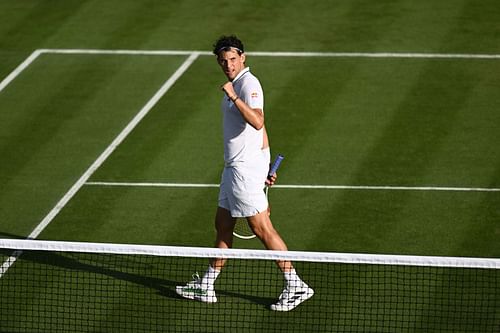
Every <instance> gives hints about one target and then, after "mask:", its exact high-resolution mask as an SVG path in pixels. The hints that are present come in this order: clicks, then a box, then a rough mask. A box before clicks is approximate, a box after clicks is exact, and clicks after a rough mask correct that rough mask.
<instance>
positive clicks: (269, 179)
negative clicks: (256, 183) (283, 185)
mask: <svg viewBox="0 0 500 333" xmlns="http://www.w3.org/2000/svg"><path fill="white" fill-rule="evenodd" d="M276 179H278V174H277V173H274V174H273V175H272V176H268V177H267V179H266V185H267V186H273V185H274V183H276Z"/></svg>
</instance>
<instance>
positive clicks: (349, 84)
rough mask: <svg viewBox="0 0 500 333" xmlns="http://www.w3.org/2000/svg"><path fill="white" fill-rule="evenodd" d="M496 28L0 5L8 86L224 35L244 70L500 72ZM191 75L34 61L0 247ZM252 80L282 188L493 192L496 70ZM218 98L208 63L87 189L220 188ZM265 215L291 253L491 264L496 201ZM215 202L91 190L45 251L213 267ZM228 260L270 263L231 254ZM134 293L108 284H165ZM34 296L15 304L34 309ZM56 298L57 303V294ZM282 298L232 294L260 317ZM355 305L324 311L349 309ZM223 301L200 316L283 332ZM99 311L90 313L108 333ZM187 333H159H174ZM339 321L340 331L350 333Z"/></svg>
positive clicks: (8, 127) (324, 200)
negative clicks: (172, 248) (184, 250)
mask: <svg viewBox="0 0 500 333" xmlns="http://www.w3.org/2000/svg"><path fill="white" fill-rule="evenodd" d="M499 15H500V6H498V4H497V3H496V1H493V0H488V1H481V2H480V3H478V2H476V1H466V0H446V1H440V2H439V3H436V2H435V1H419V2H415V1H377V2H373V1H314V2H305V1H287V2H283V1H276V0H274V1H238V2H226V1H215V2H210V4H209V3H204V2H200V1H192V0H191V1H182V2H161V3H160V2H157V1H141V2H136V1H123V0H122V1H114V0H109V1H105V2H102V1H73V0H69V1H64V2H60V1H50V0H47V1H34V0H29V1H21V2H19V1H6V0H0V78H2V79H3V78H5V77H7V76H8V75H9V74H10V73H11V72H12V71H13V70H14V69H15V68H16V67H17V66H18V65H19V64H20V63H22V62H23V61H24V60H25V59H26V58H27V57H28V56H29V55H30V54H31V53H32V52H33V51H34V50H36V49H41V48H57V49H59V48H82V49H85V48H91V49H132V50H164V49H174V50H210V48H211V45H212V43H213V42H214V40H215V39H216V38H217V37H218V36H219V35H221V34H223V33H235V34H237V35H239V36H240V37H241V38H242V39H243V40H244V42H245V45H246V48H247V50H248V51H312V52H418V53H460V54H469V53H474V54H499V53H500V37H499V36H500V28H499V25H498V17H499ZM185 59H186V57H184V56H151V55H141V56H137V55H136V56H131V55H83V54H79V55H55V54H42V55H41V56H40V57H39V58H37V59H36V60H35V61H34V62H33V63H32V64H30V66H28V67H27V68H26V69H25V70H24V71H23V72H22V73H21V74H20V75H19V76H17V77H16V78H15V80H13V81H12V82H11V83H10V84H9V85H8V86H7V87H6V88H5V89H4V90H2V91H0V156H2V162H1V163H0V188H1V191H0V236H1V237H16V238H17V237H20V238H23V237H26V236H27V235H29V234H30V232H31V231H32V230H33V229H34V228H35V227H36V226H37V225H38V223H39V222H40V221H41V220H42V219H43V218H44V217H45V216H46V215H47V213H48V212H49V211H50V210H51V209H52V208H53V207H54V206H55V205H56V203H57V202H58V201H59V200H60V199H61V198H62V196H63V195H64V194H65V193H66V192H67V191H68V189H69V188H70V187H71V186H72V185H73V184H74V183H75V182H76V181H77V180H78V178H79V177H80V176H81V175H82V174H83V173H84V172H85V171H86V170H87V168H88V167H89V166H90V165H91V164H92V163H93V162H94V161H95V160H96V158H97V157H98V156H99V155H100V154H101V153H102V152H103V150H104V149H105V148H106V147H107V146H108V145H109V144H110V143H111V142H112V140H113V139H114V138H115V137H116V135H118V133H120V131H121V130H122V129H123V128H124V127H125V126H126V124H128V123H129V121H130V120H131V119H132V118H133V117H134V116H135V115H136V114H137V112H138V111H139V110H140V109H141V108H142V107H143V106H144V105H145V104H146V102H147V101H148V100H149V99H150V98H151V97H152V96H153V95H154V94H155V93H156V92H157V90H158V89H159V88H160V86H161V85H162V84H163V83H164V82H165V81H166V80H167V79H168V78H169V77H170V76H171V75H172V73H173V72H174V71H175V70H176V69H177V68H178V67H179V66H180V64H181V63H182V62H183V61H184V60H185ZM248 65H250V67H251V68H252V71H253V72H254V73H255V74H256V75H257V76H258V77H259V79H260V80H261V82H262V84H263V87H264V91H265V112H266V126H267V128H268V131H269V135H270V140H271V146H272V153H273V154H276V153H282V154H284V155H285V156H286V159H285V162H284V164H283V166H282V168H281V169H280V174H279V184H313V185H378V186H383V185H397V186H447V187H488V188H499V187H500V151H499V149H498V147H497V146H498V144H497V143H498V142H500V131H499V129H500V113H499V112H498V106H499V105H500V97H499V96H498V91H499V88H500V79H499V76H498V73H499V72H500V60H499V59H490V60H484V59H483V60H479V59H415V58H405V59H400V58H346V57H343V58H322V57H319V58H313V57H304V58H287V57H257V56H254V57H252V56H249V57H248ZM223 82H224V76H223V74H222V73H221V72H220V69H219V68H218V67H217V65H216V63H215V61H214V59H213V58H212V57H209V56H200V57H199V58H198V59H197V60H196V61H195V62H194V63H193V64H192V65H191V67H190V68H189V69H188V70H187V71H186V72H185V73H184V74H183V75H182V76H181V78H180V79H179V80H178V81H177V82H176V83H175V85H174V86H173V87H172V88H171V89H170V90H169V91H168V92H167V94H166V95H165V96H163V98H162V99H161V100H160V101H159V102H158V103H157V104H156V105H155V106H154V108H153V109H152V110H151V111H150V112H149V114H148V115H147V116H146V117H145V118H144V119H143V120H142V121H141V122H140V123H139V125H138V126H137V127H136V128H135V129H134V130H133V131H132V132H131V133H130V134H129V135H128V136H127V138H126V139H125V141H124V142H123V143H122V144H121V145H119V146H118V147H117V149H116V150H115V151H114V152H113V153H112V154H111V156H110V157H109V158H108V159H107V160H106V161H105V162H104V164H103V165H102V166H100V167H99V168H98V169H97V170H96V171H95V173H93V175H92V177H91V179H90V180H91V181H115V182H182V183H184V182H186V183H209V184H212V183H218V182H219V179H220V174H221V168H222V166H223V161H222V156H223V153H222V140H221V117H220V110H219V102H220V98H221V92H220V89H219V86H220V84H221V83H223ZM270 199H271V203H272V207H273V213H272V219H273V222H274V224H275V226H276V227H277V229H278V230H279V231H280V233H281V234H282V236H283V238H284V239H285V240H286V242H287V244H288V246H289V248H290V249H291V250H304V251H333V252H362V253H392V254H414V255H443V256H472V257H493V258H499V257H500V247H499V246H498V244H499V241H500V229H499V227H498V226H497V225H498V220H499V218H500V210H499V208H498V207H499V205H498V202H499V200H500V192H446V191H435V192H429V191H419V192H416V191H381V190H371V191H368V190H306V189H301V190H294V189H279V188H275V189H272V190H271V191H270ZM216 200H217V189H216V188H190V189H186V188H175V189H174V188H156V187H155V188H151V187H146V188H142V187H141V188H138V187H103V186H90V185H85V186H83V187H82V188H81V189H80V190H79V191H78V192H77V193H76V195H75V196H74V197H73V198H72V199H71V200H70V201H69V202H68V204H67V205H66V206H65V207H64V208H63V209H62V210H61V212H60V213H59V214H58V215H57V216H56V217H55V218H54V219H53V220H52V221H51V223H50V224H49V225H48V226H47V228H46V229H45V230H44V231H43V233H42V234H41V235H40V238H43V239H51V240H77V241H91V242H117V243H144V244H161V245H182V246H204V247H210V246H212V244H213V235H214V227H213V219H214V215H215V208H216ZM235 247H238V248H262V245H261V244H260V243H259V242H258V241H257V240H252V241H241V240H237V241H236V242H235ZM36 258H37V259H36V260H34V261H33V262H35V263H36V262H37V261H42V262H43V260H42V259H41V258H40V257H36ZM52 259H54V260H55V261H56V262H57V261H59V260H63V259H61V258H54V257H52ZM28 261H29V260H28ZM63 262H64V263H66V264H67V265H66V266H69V267H66V268H67V269H68V271H69V272H73V270H74V269H76V270H78V269H79V268H82V267H83V268H85V269H87V271H88V270H90V271H92V270H94V271H95V270H97V271H98V272H97V274H98V275H99V274H101V275H102V274H104V275H106V274H105V273H109V272H102V271H100V272H99V269H97V268H96V265H97V264H95V263H87V262H81V261H79V260H76V259H74V260H73V261H70V262H68V261H64V260H63ZM19 264H21V262H20V263H19ZM16 265H17V264H16ZM48 265H49V266H50V265H51V263H50V262H49V263H48ZM201 266H202V267H203V265H201ZM15 267H16V266H14V267H13V268H12V269H11V270H12V272H13V273H12V274H15V273H14V272H15V271H16V270H15ZM199 269H200V270H201V269H203V268H199ZM228 269H229V270H230V269H231V267H229V268H228ZM73 273H75V274H76V272H73ZM73 273H70V274H73ZM10 274H11V272H10V271H9V272H8V274H7V277H8V276H9V275H10ZM83 274H84V275H85V274H87V273H86V272H84V273H83ZM117 274H118V275H117ZM120 274H122V275H120ZM123 274H125V275H123ZM126 274H127V273H126V272H123V271H121V270H120V269H119V268H118V269H116V272H115V273H113V274H108V275H106V276H107V278H110V281H111V282H110V283H111V287H110V288H118V287H117V286H116V285H115V284H114V283H117V284H118V286H119V285H120V283H121V281H123V280H126V281H127V283H128V284H130V285H128V286H127V288H130V289H131V290H136V289H137V288H139V289H141V290H142V288H145V289H147V291H146V293H147V294H155V292H156V290H157V288H156V287H158V284H160V282H158V281H156V280H154V281H153V280H151V279H150V278H148V277H144V276H142V275H141V273H134V274H135V275H133V276H132V278H131V276H127V275H126ZM227 274H228V275H229V273H227ZM77 275H78V274H77ZM109 275H111V276H109ZM497 275H498V274H497ZM157 278H158V279H160V277H157ZM186 278H189V276H187V277H186V276H182V277H181V276H177V277H171V278H170V280H169V281H167V282H165V285H162V287H161V290H162V291H163V292H165V293H167V294H168V293H172V290H173V289H172V288H173V285H174V282H175V283H178V282H182V281H184V279H186ZM227 278H228V277H227V276H226V277H221V279H222V280H221V282H220V284H221V288H222V286H223V285H224V281H226V280H225V279H227ZM345 278H346V277H345V276H344V277H342V276H340V277H339V279H345ZM113 279H115V281H113ZM141 279H145V280H147V281H149V282H147V283H149V284H147V285H146V286H144V283H142V284H141V282H138V281H142V280H141ZM165 279H168V278H167V277H165ZM310 279H311V280H313V281H314V277H310ZM3 280H4V278H2V280H0V282H1V281H3ZM278 280H279V278H278ZM497 281H498V278H497ZM314 282H315V283H316V286H317V288H319V290H321V292H322V293H325V291H324V290H322V289H321V288H324V286H323V285H322V282H321V281H314ZM44 283H47V282H43V281H38V282H36V283H34V285H33V286H32V287H33V288H31V287H30V288H27V290H26V297H25V298H23V299H22V300H21V299H19V300H18V302H19V303H20V304H21V303H22V304H24V303H23V302H26V303H27V304H29V303H30V301H29V300H30V299H31V298H33V302H35V300H36V299H37V298H38V297H41V296H40V295H41V293H43V287H42V286H43V285H44ZM53 283H54V285H55V287H54V288H55V289H57V286H58V284H59V280H54V281H53ZM346 283H347V284H348V281H345V280H342V281H341V282H340V284H342V285H344V284H346ZM38 284H39V286H37V285H38ZM148 288H149V289H148ZM276 288H278V287H276ZM118 289H119V288H118ZM263 289H265V288H263ZM278 289H279V288H278ZM113 290H114V289H113ZM9 292H12V291H9ZM277 292H278V291H276V290H274V289H273V290H271V289H266V290H262V293H263V294H259V295H253V294H252V288H249V289H248V290H243V291H239V292H238V294H239V295H240V296H241V295H248V294H250V295H253V296H252V297H254V299H253V300H254V301H255V299H259V300H260V301H262V299H263V300H264V303H265V302H269V301H270V299H271V298H273V297H275V296H276V293H277ZM493 295H494V296H493V297H495V300H494V302H496V303H494V304H498V291H496V294H493ZM351 296H352V295H350V296H345V295H344V296H343V297H347V298H345V299H343V301H339V300H337V302H338V303H336V306H337V307H339V308H341V309H344V308H345V306H347V305H346V304H348V303H349V302H351V301H353V298H351ZM68 297H70V296H68ZM154 297H155V300H156V301H158V302H165V303H166V304H168V306H169V307H173V308H175V307H176V306H177V304H182V301H181V300H179V299H175V298H169V299H163V298H162V297H161V295H160V296H158V295H155V296H154ZM259 297H260V298H259ZM353 297H354V296H353ZM261 298H262V299H261ZM222 299H223V300H224V299H225V300H226V301H223V302H222V303H221V304H222V305H220V306H219V307H215V309H211V310H209V311H210V313H211V314H213V315H217V313H218V311H221V308H222V307H223V306H224V304H225V303H227V302H229V303H230V302H235V303H236V304H240V303H244V304H245V305H243V306H240V305H236V308H237V309H238V311H235V312H234V314H232V315H234V316H235V317H237V316H238V315H240V314H241V313H250V312H252V311H254V312H255V311H256V312H257V313H258V315H257V316H256V317H255V318H253V319H252V321H253V324H252V325H251V327H250V328H248V329H249V331H251V329H252V328H255V325H257V323H259V324H260V323H262V325H263V326H262V327H261V328H262V329H265V328H269V329H274V328H276V327H278V326H279V325H283V322H284V321H285V320H287V319H286V318H287V317H286V316H280V315H277V316H273V315H269V313H268V312H267V310H265V309H264V307H262V305H260V307H259V305H256V304H255V303H256V302H251V301H250V302H249V301H248V298H247V299H245V297H244V296H241V297H235V296H234V295H231V294H230V293H229V294H226V295H222ZM334 299H335V298H334ZM344 301H345V302H344ZM113 302H115V301H111V303H113ZM144 302H146V301H144ZM311 302H313V301H311ZM343 302H344V303H343ZM257 303H258V302H257ZM54 306H55V307H56V308H57V309H63V308H64V307H65V304H58V303H57V304H54ZM137 306H139V305H137ZM140 306H145V307H149V306H154V304H141V305H140ZM313 306H314V303H313V305H311V307H305V308H304V309H303V310H301V312H299V313H298V314H296V315H295V316H296V317H294V318H296V322H297V323H298V324H297V325H298V326H299V327H305V326H301V325H308V324H310V323H311V322H310V321H308V320H306V319H304V318H305V317H307V316H308V314H310V313H311V312H308V311H314V310H313V309H314V307H313ZM111 307H112V308H115V307H117V308H118V310H116V312H120V310H119V306H118V305H116V304H113V305H112V306H111ZM193 307H194V309H195V310H194V312H190V311H188V312H186V313H184V315H194V316H197V317H196V318H198V319H200V320H202V316H201V314H202V312H201V311H205V310H206V307H204V306H203V305H200V304H193ZM179 308H180V310H179V311H186V310H182V307H180V306H179ZM106 311H108V310H107V309H104V308H103V309H100V310H99V311H97V312H96V313H95V316H96V317H95V318H94V320H95V321H96V322H99V323H102V325H104V326H102V327H101V329H102V330H105V327H106V326H105V325H106V318H111V314H110V313H107V312H106ZM196 311H198V312H196ZM89 316H91V315H90V314H89ZM179 316H180V314H177V315H175V316H173V317H169V318H170V319H169V320H172V321H176V322H178V323H179V324H180V325H182V324H185V323H183V322H182V320H181V319H180V317H179ZM301 316H304V317H301ZM372 316H375V317H376V318H378V317H377V314H376V313H375V314H372ZM495 316H496V317H495V318H496V319H495V320H496V321H497V322H498V320H499V319H498V314H495ZM288 318H290V317H288ZM87 319H88V318H84V320H87ZM337 319H338V320H340V321H341V320H345V321H346V322H350V320H352V321H351V323H353V322H355V321H356V320H360V319H359V318H357V319H356V318H354V319H353V318H351V319H349V318H348V315H347V314H346V315H345V316H344V318H343V319H342V318H337ZM337 319H331V320H333V321H331V322H329V323H330V324H329V325H330V327H331V328H332V330H342V329H341V328H340V327H341V326H339V323H340V321H335V320H337ZM82 320H83V319H82ZM365 320H366V319H365ZM110 321H111V322H112V321H113V320H112V319H110ZM292 321H293V320H292ZM26 325H28V326H26V327H29V325H30V323H29V322H27V323H26ZM58 325H59V324H58ZM181 327H182V326H181ZM1 328H2V326H1V324H0V331H1V330H2V329H1ZM438 328H439V327H437V326H433V327H430V328H429V327H427V328H426V327H425V325H424V326H421V327H419V328H418V329H417V328H416V327H407V328H406V329H407V330H408V331H419V330H423V331H437V330H438ZM441 328H442V327H441ZM45 329H46V330H47V331H50V330H51V329H54V327H51V328H49V327H47V328H45ZM62 329H64V328H62ZM131 329H132V330H133V329H134V328H131ZM136 329H137V330H138V329H140V328H136ZM242 329H243V328H242ZM98 330H99V329H98ZM373 330H374V331H377V330H376V329H375V328H374V329H373ZM380 331H383V330H382V329H380ZM456 331H459V330H458V329H457V330H456Z"/></svg>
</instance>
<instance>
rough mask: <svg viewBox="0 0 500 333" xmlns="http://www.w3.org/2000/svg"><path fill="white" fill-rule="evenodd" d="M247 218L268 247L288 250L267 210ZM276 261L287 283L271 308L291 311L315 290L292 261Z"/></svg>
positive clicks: (269, 248)
mask: <svg viewBox="0 0 500 333" xmlns="http://www.w3.org/2000/svg"><path fill="white" fill-rule="evenodd" d="M247 220H248V223H249V225H250V227H251V228H252V230H253V232H254V233H255V235H256V236H257V237H258V238H259V239H260V240H261V241H262V243H263V244H264V246H265V247H266V249H268V250H279V251H286V250H287V246H286V244H285V242H284V241H283V239H282V238H281V236H280V235H279V234H278V232H277V231H276V229H274V227H273V225H272V223H271V219H270V218H269V214H268V213H267V211H264V212H262V213H259V214H257V215H255V216H252V217H248V218H247ZM276 263H277V264H278V266H279V268H280V269H281V271H282V272H283V275H284V278H285V281H286V285H285V288H284V289H283V291H282V293H281V295H280V297H279V299H278V301H277V302H276V303H275V304H272V305H271V309H272V310H275V311H290V310H292V309H294V308H295V307H297V306H298V305H299V304H300V303H302V302H304V301H306V300H308V299H309V298H311V297H312V296H313V295H314V290H313V289H312V288H310V287H309V286H308V285H307V284H306V283H304V281H302V280H301V278H300V277H299V276H298V275H297V273H296V271H295V269H294V268H293V265H292V263H291V262H290V261H277V262H276Z"/></svg>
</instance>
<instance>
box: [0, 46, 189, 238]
mask: <svg viewBox="0 0 500 333" xmlns="http://www.w3.org/2000/svg"><path fill="white" fill-rule="evenodd" d="M179 63H180V58H175V57H172V58H169V59H159V58H158V59H156V60H153V59H147V58H144V57H136V58H130V57H127V58H124V57H119V56H118V57H114V58H109V57H108V58H102V57H100V56H88V55H85V56H78V55H75V56H57V55H45V56H43V57H41V58H39V59H38V60H37V61H36V62H34V63H33V64H32V65H31V66H30V67H29V68H28V69H27V70H25V71H24V72H23V73H22V75H20V76H19V77H18V78H16V80H15V81H14V82H12V83H11V84H10V85H9V86H8V89H6V90H4V91H3V92H2V99H1V100H0V104H1V107H2V110H10V111H9V112H7V111H6V112H2V113H1V114H0V120H1V125H0V126H1V127H2V131H1V132H2V141H1V143H0V151H1V153H2V156H4V157H5V160H6V161H8V163H2V164H1V166H0V170H1V176H0V177H1V180H2V183H3V191H2V192H1V194H0V201H1V202H2V205H1V206H2V210H1V212H0V214H1V217H2V224H3V227H4V228H3V230H2V231H3V232H5V233H10V234H13V235H18V236H25V235H27V234H29V233H30V232H31V231H32V230H33V228H34V226H35V225H36V224H37V223H38V222H39V221H40V220H41V219H42V218H43V216H45V214H46V213H47V211H48V210H49V209H48V207H51V206H52V205H53V204H54V203H55V202H57V200H58V198H60V197H61V196H62V195H63V194H64V192H65V191H67V189H68V188H69V187H70V186H71V184H73V183H74V181H75V180H76V179H75V178H77V177H78V176H79V175H81V173H82V172H83V171H84V170H85V168H86V167H88V166H89V165H90V164H91V163H92V161H93V160H94V159H95V158H96V156H98V154H99V153H100V151H102V149H103V147H105V145H107V144H109V142H111V141H112V138H113V136H115V135H116V133H117V132H118V131H119V130H120V129H121V128H123V126H125V124H126V123H127V122H128V121H129V120H130V118H131V117H132V116H133V114H135V113H136V112H137V110H138V109H140V107H141V103H144V102H143V101H146V100H147V99H148V98H150V96H151V95H152V94H153V93H154V91H155V90H156V89H158V86H159V85H161V82H162V81H161V80H164V79H165V77H168V75H170V74H171V73H172V72H173V71H174V70H175V66H178V65H179ZM158 68H161V69H162V70H158ZM138 86H140V87H141V89H137V87H138ZM117 96H120V98H116V97H117ZM21 212H22V213H21Z"/></svg>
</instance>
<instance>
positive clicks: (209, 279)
mask: <svg viewBox="0 0 500 333" xmlns="http://www.w3.org/2000/svg"><path fill="white" fill-rule="evenodd" d="M219 274H220V271H218V270H216V269H215V268H213V267H212V266H210V265H209V266H208V269H207V271H206V272H205V275H203V278H202V279H201V285H202V286H206V287H207V289H214V283H215V280H216V279H217V277H218V276H219Z"/></svg>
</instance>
